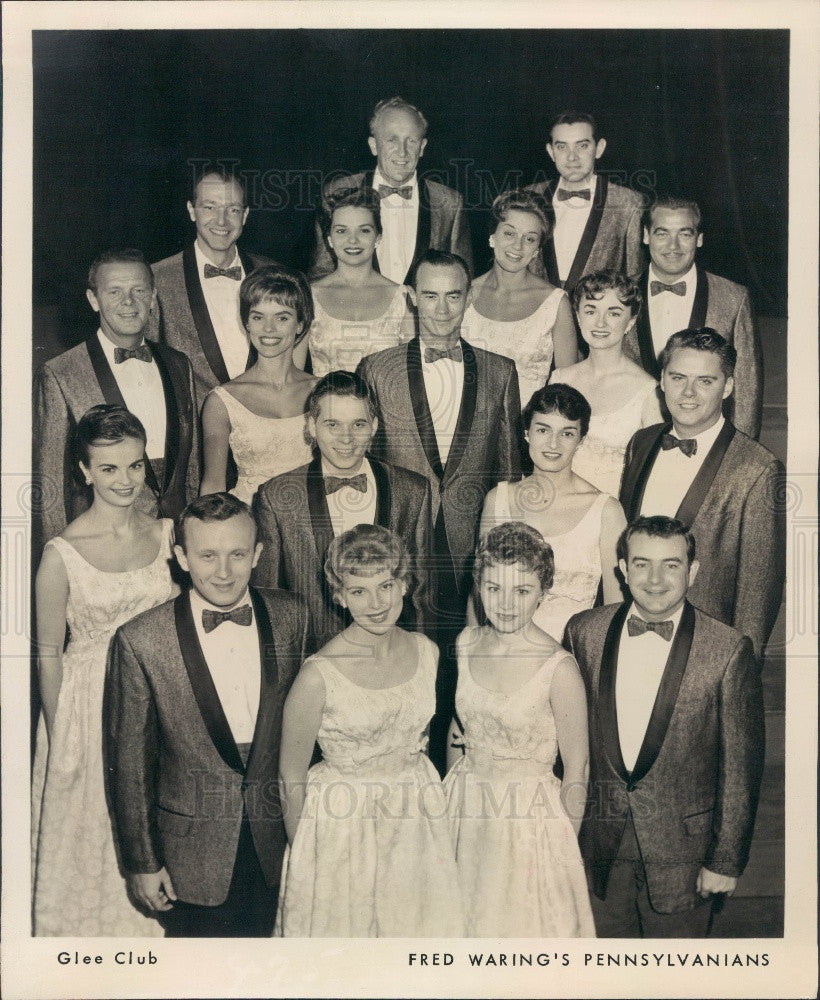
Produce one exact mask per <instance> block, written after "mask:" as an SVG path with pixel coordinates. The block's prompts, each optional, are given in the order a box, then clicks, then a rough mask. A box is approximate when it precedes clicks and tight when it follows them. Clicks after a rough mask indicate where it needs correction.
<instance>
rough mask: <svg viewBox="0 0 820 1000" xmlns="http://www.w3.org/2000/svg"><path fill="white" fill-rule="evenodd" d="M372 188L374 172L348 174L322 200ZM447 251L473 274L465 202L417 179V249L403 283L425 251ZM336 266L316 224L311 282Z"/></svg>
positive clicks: (328, 186) (451, 192) (327, 188)
mask: <svg viewBox="0 0 820 1000" xmlns="http://www.w3.org/2000/svg"><path fill="white" fill-rule="evenodd" d="M372 186H373V170H367V171H365V172H364V173H360V174H350V175H348V176H345V177H336V178H334V179H333V180H331V181H329V182H328V183H327V184H326V185H325V188H324V192H323V195H322V197H323V198H325V199H326V198H328V197H329V196H330V195H331V194H333V193H334V192H335V191H343V190H345V189H346V188H362V187H372ZM430 249H433V250H447V251H449V252H450V253H457V254H458V255H459V256H460V257H462V258H463V259H464V260H465V261H466V263H467V267H468V268H469V271H470V274H472V273H473V246H472V242H471V240H470V227H469V224H468V222H467V216H466V215H465V213H464V199H463V198H462V197H461V195H460V194H459V193H458V191H454V190H453V189H452V188H449V187H446V186H445V185H444V184H439V183H438V182H437V181H428V180H425V179H424V178H423V177H419V219H418V227H417V229H416V250H415V253H414V254H413V263H412V264H411V265H410V267H409V268H408V270H407V274H406V275H405V277H404V280H403V282H402V283H403V284H408V283H409V280H410V275H411V272H412V270H413V267H414V266H415V263H416V261H417V260H418V259H419V257H421V255H422V254H423V253H424V252H425V251H426V250H430ZM335 267H336V265H335V263H334V261H333V258H332V257H331V255H330V251H329V250H328V248H327V244H326V243H325V239H324V237H323V236H322V230H321V229H320V228H319V224H318V223H317V224H316V233H315V243H314V248H313V262H312V264H311V268H310V279H311V281H315V280H316V279H317V278H323V277H324V276H325V275H326V274H330V272H331V271H333V270H334V269H335ZM373 268H374V269H375V270H376V271H378V270H379V261H378V254H373Z"/></svg>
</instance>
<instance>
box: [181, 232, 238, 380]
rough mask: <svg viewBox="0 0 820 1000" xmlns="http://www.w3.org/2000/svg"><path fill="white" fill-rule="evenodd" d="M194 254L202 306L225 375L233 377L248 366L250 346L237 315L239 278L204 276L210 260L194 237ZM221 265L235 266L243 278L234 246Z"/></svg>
mask: <svg viewBox="0 0 820 1000" xmlns="http://www.w3.org/2000/svg"><path fill="white" fill-rule="evenodd" d="M194 253H195V254H196V266H197V268H199V281H200V284H201V285H202V294H203V295H204V296H205V305H206V306H207V307H208V315H209V316H210V317H211V323H212V324H213V328H214V333H215V334H216V340H217V343H218V344H219V350H220V351H221V352H222V358H223V360H224V362H225V367H226V368H227V369H228V375H229V376H230V377H231V378H236V376H237V375H241V374H242V372H243V371H245V368H246V367H247V365H248V351H249V349H250V348H249V341H248V334H247V333H246V332H245V327H244V326H242V320H241V319H240V318H239V286H240V285H241V284H242V281H241V280H240V281H235V280H234V279H233V278H221V277H220V278H206V277H205V265H206V264H210V263H211V261H209V260H208V258H207V257H206V256H205V254H204V253H203V252H202V251H201V250H200V249H199V244H198V243H197V242H196V240H194ZM225 267H226V268H228V267H238V268H239V269H240V271H241V272H242V278H244V277H245V270H244V268H243V267H242V261H241V260H240V259H239V251H238V250H237V249H236V248H235V247H234V256H233V260H232V261H231V262H230V264H226V265H225Z"/></svg>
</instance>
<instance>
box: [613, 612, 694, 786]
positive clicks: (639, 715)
mask: <svg viewBox="0 0 820 1000" xmlns="http://www.w3.org/2000/svg"><path fill="white" fill-rule="evenodd" d="M682 614H683V605H681V606H680V607H679V608H678V610H677V611H676V612H675V613H674V614H673V615H670V616H669V617H670V619H671V621H672V622H673V630H672V639H671V641H669V642H667V641H666V639H663V638H661V636H659V635H658V634H657V632H645V633H644V634H643V635H636V636H630V634H629V632H628V631H627V627H626V622H624V627H623V631H622V632H621V641H620V644H619V646H618V668H617V672H616V674H615V711H616V714H617V718H618V739H619V740H620V743H621V756H622V757H623V759H624V764H625V766H626V769H627V771H632V769H633V768H634V767H635V761H636V760H637V759H638V754H639V752H640V749H641V744H642V743H643V740H644V736H646V728H647V726H648V725H649V719H650V717H651V715H652V709H653V707H654V705H655V699H656V698H657V696H658V688H659V687H660V684H661V680H662V678H663V670H664V667H665V666H666V661H667V660H668V659H669V650H670V649H671V648H672V643H673V642H674V641H675V636H676V634H677V631H678V625H680V618H681V615H682ZM631 615H635V616H636V617H638V618H642V617H643V615H641V614H640V612H639V611H638V609H637V608H636V607H635V605H634V604H633V605H632V606H631V607H630V609H629V614H627V618H629V617H630V616H631Z"/></svg>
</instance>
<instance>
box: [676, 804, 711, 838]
mask: <svg viewBox="0 0 820 1000" xmlns="http://www.w3.org/2000/svg"><path fill="white" fill-rule="evenodd" d="M711 826H712V810H711V809H706V810H705V811H704V812H698V813H692V815H691V816H684V817H683V828H684V830H685V831H686V833H687V835H688V836H690V837H695V836H697V835H698V834H699V833H704V832H705V831H706V830H709V829H711Z"/></svg>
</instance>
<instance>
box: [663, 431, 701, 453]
mask: <svg viewBox="0 0 820 1000" xmlns="http://www.w3.org/2000/svg"><path fill="white" fill-rule="evenodd" d="M661 448H663V450H664V451H671V450H672V449H673V448H680V450H681V451H682V452H683V453H684V455H686V457H687V458H691V457H692V456H693V455H694V454H695V452H697V450H698V442H697V439H696V438H676V437H675V436H674V435H673V434H664V436H663V437H662V438H661Z"/></svg>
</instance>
